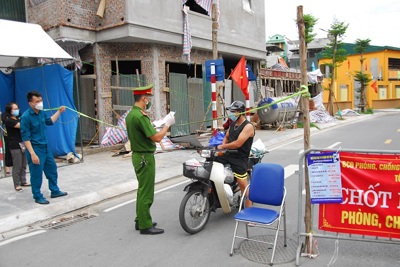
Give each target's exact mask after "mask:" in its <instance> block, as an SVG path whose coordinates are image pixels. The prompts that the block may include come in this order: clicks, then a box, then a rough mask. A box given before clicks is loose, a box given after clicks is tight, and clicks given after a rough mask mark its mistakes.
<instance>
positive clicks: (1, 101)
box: [0, 71, 15, 112]
mask: <svg viewBox="0 0 400 267" xmlns="http://www.w3.org/2000/svg"><path fill="white" fill-rule="evenodd" d="M14 101H15V95H14V73H11V74H4V73H3V72H1V71H0V111H1V112H4V111H5V106H6V104H7V103H9V102H14Z"/></svg>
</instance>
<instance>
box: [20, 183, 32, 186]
mask: <svg viewBox="0 0 400 267" xmlns="http://www.w3.org/2000/svg"><path fill="white" fill-rule="evenodd" d="M21 186H31V184H30V183H23V184H21Z"/></svg>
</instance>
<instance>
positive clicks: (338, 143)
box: [327, 142, 342, 148]
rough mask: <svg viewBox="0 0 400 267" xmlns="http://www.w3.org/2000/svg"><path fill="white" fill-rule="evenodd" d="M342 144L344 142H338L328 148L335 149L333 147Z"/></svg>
mask: <svg viewBox="0 0 400 267" xmlns="http://www.w3.org/2000/svg"><path fill="white" fill-rule="evenodd" d="M341 143H342V142H336V143H334V144H333V145H330V146H328V147H327V148H333V147H335V146H338V145H340V144H341Z"/></svg>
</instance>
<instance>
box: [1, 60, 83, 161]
mask: <svg viewBox="0 0 400 267" xmlns="http://www.w3.org/2000/svg"><path fill="white" fill-rule="evenodd" d="M73 74H74V73H73V72H72V71H69V70H67V69H65V68H63V67H62V66H60V65H58V64H53V65H44V66H39V67H36V68H27V69H15V70H14V75H15V86H13V85H14V82H8V83H6V82H4V81H6V80H7V79H12V78H9V77H7V75H4V74H2V73H1V72H0V90H1V92H0V93H1V96H2V97H1V105H2V106H1V108H2V111H3V112H4V107H3V92H7V95H8V94H9V93H10V92H12V93H11V95H12V96H13V98H12V97H11V98H9V99H10V101H14V100H15V102H17V103H18V105H19V108H20V112H21V113H22V112H24V111H26V110H27V109H28V108H30V107H29V105H28V101H27V98H26V95H27V93H28V92H29V91H31V90H36V91H39V92H40V93H41V94H42V97H43V105H44V109H49V108H58V107H60V106H67V107H69V108H71V109H73V110H76V108H75V105H74V99H73ZM5 77H6V78H5ZM6 85H7V87H6ZM3 86H4V87H3ZM6 101H7V102H9V101H8V100H6ZM45 112H46V113H47V115H48V116H52V115H53V114H54V113H55V112H56V110H52V111H45ZM77 127H78V115H77V113H75V112H74V111H72V110H69V109H67V110H66V111H65V112H64V113H61V115H60V117H59V118H58V120H57V121H56V122H55V123H54V125H52V126H48V128H47V138H48V143H49V144H48V145H49V148H50V149H51V151H52V153H53V155H54V156H63V155H66V154H68V153H69V152H73V153H75V140H76V131H77Z"/></svg>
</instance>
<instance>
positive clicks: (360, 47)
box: [354, 39, 371, 54]
mask: <svg viewBox="0 0 400 267" xmlns="http://www.w3.org/2000/svg"><path fill="white" fill-rule="evenodd" d="M370 42H371V40H370V39H357V40H356V46H355V47H354V51H356V52H357V53H360V54H363V53H364V52H365V51H366V50H367V48H368V47H369V43H370Z"/></svg>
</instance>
